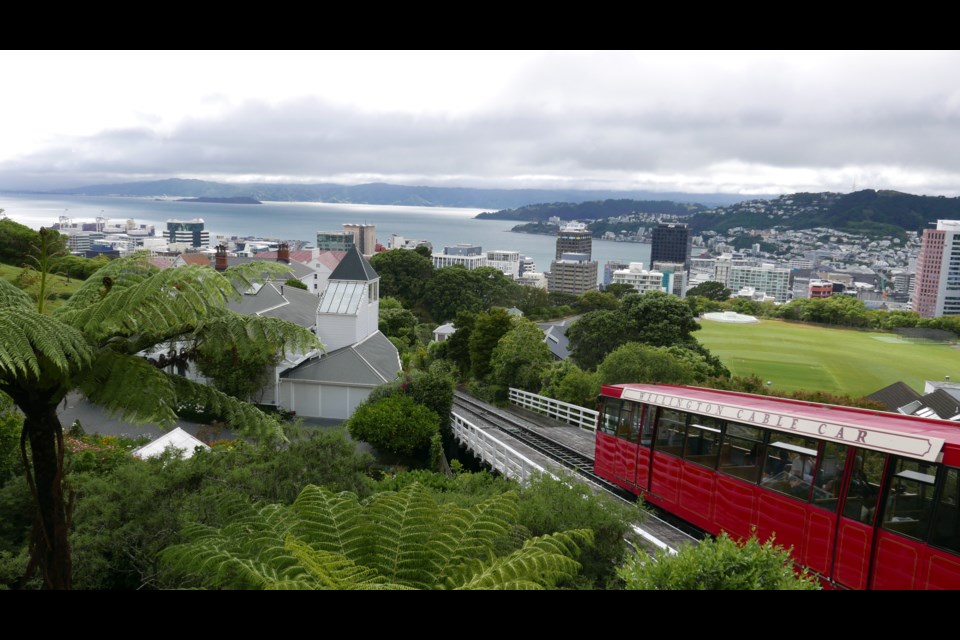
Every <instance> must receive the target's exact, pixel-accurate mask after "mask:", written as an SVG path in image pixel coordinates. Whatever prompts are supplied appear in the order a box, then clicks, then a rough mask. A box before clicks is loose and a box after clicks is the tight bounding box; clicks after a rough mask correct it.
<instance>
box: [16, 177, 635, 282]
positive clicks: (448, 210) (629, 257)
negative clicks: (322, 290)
mask: <svg viewBox="0 0 960 640" xmlns="http://www.w3.org/2000/svg"><path fill="white" fill-rule="evenodd" d="M0 209H4V213H5V215H6V216H7V217H8V218H10V219H12V220H14V221H16V222H19V223H21V224H24V225H27V226H29V227H31V228H34V229H39V228H40V227H42V226H50V225H52V224H54V223H55V222H57V221H58V219H59V217H60V216H68V217H69V218H71V219H73V220H74V221H85V222H93V221H94V220H95V219H96V218H97V217H102V218H106V219H108V220H109V222H110V223H119V222H122V221H125V220H127V219H129V218H132V219H134V220H135V221H136V222H137V224H152V225H155V226H156V229H157V233H158V234H159V233H162V232H163V230H164V229H166V221H167V220H168V219H179V220H188V219H192V218H202V219H203V220H204V222H205V225H206V229H207V230H208V231H210V235H211V237H213V236H214V235H217V234H223V235H225V236H228V237H230V236H237V237H246V236H256V237H261V238H273V239H280V240H306V241H309V242H310V243H311V244H312V243H315V242H316V234H317V231H339V230H340V229H341V225H342V224H344V223H367V224H375V225H376V226H377V240H378V241H379V242H380V243H382V244H383V245H384V246H386V245H387V241H388V240H389V239H390V234H394V233H395V234H397V235H400V236H403V237H404V238H408V239H424V240H428V241H429V242H430V243H431V244H432V245H433V247H434V251H437V252H441V251H442V250H443V247H444V246H447V245H453V244H456V243H459V242H470V243H475V244H479V245H481V246H482V247H483V249H484V251H488V250H494V249H501V250H507V251H519V252H520V254H521V255H526V256H530V257H531V258H533V259H534V261H535V262H536V264H537V270H538V271H547V270H549V269H550V261H551V260H552V259H553V257H554V251H555V246H556V245H555V239H554V238H553V237H551V236H545V235H534V234H526V233H513V232H511V231H510V229H511V228H512V227H513V226H515V225H517V224H519V222H517V221H513V220H476V219H474V216H476V215H477V214H478V213H480V212H481V211H483V209H462V208H452V207H401V206H391V205H367V204H330V203H318V202H266V203H264V204H262V205H242V204H214V203H196V202H177V201H175V200H168V199H153V198H128V197H103V196H59V195H48V194H43V195H40V194H36V195H35V194H5V193H0ZM593 259H594V260H597V261H598V262H599V263H600V268H599V273H598V278H599V279H602V277H603V265H604V263H606V262H607V261H608V260H623V261H627V262H630V261H633V262H643V263H644V265H645V266H649V259H650V245H649V244H644V243H634V242H613V241H605V240H594V241H593Z"/></svg>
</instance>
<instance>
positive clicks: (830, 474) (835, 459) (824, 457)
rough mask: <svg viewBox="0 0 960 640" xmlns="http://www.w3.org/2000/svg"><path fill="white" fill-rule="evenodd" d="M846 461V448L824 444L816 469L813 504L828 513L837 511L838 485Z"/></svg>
mask: <svg viewBox="0 0 960 640" xmlns="http://www.w3.org/2000/svg"><path fill="white" fill-rule="evenodd" d="M846 459H847V446H846V445H842V444H838V443H836V442H825V443H824V444H823V451H822V452H821V454H820V466H819V467H818V468H817V480H816V483H815V485H814V487H813V504H814V505H816V506H818V507H820V508H821V509H827V510H829V511H836V510H837V503H838V502H839V499H840V483H841V482H842V480H843V466H844V463H845V461H846Z"/></svg>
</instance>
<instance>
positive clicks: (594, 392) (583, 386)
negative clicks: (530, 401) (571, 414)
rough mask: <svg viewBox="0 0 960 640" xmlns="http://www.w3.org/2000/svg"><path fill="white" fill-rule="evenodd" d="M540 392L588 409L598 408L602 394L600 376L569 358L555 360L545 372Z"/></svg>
mask: <svg viewBox="0 0 960 640" xmlns="http://www.w3.org/2000/svg"><path fill="white" fill-rule="evenodd" d="M542 384H543V386H542V388H541V389H540V393H541V394H542V395H545V396H547V397H548V398H555V399H557V400H561V401H563V402H569V403H570V404H576V405H580V406H581V407H586V408H587V409H596V408H597V396H598V395H600V377H599V376H598V375H597V374H596V373H594V372H591V371H584V370H582V369H581V368H580V367H578V366H577V365H575V364H573V363H572V362H570V361H569V360H563V361H560V362H554V363H552V364H551V365H550V366H549V367H547V368H546V369H545V370H544V372H543V378H542Z"/></svg>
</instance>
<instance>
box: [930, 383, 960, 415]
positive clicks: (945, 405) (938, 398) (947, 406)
mask: <svg viewBox="0 0 960 640" xmlns="http://www.w3.org/2000/svg"><path fill="white" fill-rule="evenodd" d="M920 402H922V403H923V404H924V405H925V406H927V407H930V408H931V409H933V410H934V411H935V412H936V413H937V415H938V416H940V417H941V418H943V419H944V420H949V419H950V418H952V417H953V416H955V415H957V414H958V413H960V401H958V400H957V399H956V398H954V397H953V396H952V395H950V394H949V393H947V392H946V391H944V390H943V389H937V390H936V391H932V392H930V393H928V394H927V395H925V396H923V397H922V398H920Z"/></svg>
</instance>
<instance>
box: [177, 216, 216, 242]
mask: <svg viewBox="0 0 960 640" xmlns="http://www.w3.org/2000/svg"><path fill="white" fill-rule="evenodd" d="M167 242H170V243H174V242H185V243H187V244H189V245H191V246H193V247H209V246H210V232H209V231H204V230H203V218H194V219H193V220H172V219H171V220H167Z"/></svg>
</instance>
